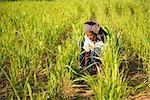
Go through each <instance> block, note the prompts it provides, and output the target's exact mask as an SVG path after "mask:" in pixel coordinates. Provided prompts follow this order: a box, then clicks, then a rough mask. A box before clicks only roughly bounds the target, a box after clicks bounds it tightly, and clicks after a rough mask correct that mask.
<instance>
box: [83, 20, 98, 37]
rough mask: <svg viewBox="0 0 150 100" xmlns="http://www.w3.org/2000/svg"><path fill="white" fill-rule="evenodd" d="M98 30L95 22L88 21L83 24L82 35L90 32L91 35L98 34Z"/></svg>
mask: <svg viewBox="0 0 150 100" xmlns="http://www.w3.org/2000/svg"><path fill="white" fill-rule="evenodd" d="M99 30H100V27H99V25H98V23H96V22H92V21H89V22H85V23H84V33H86V32H91V33H93V34H98V33H99Z"/></svg>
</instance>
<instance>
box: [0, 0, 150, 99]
mask: <svg viewBox="0 0 150 100" xmlns="http://www.w3.org/2000/svg"><path fill="white" fill-rule="evenodd" d="M148 3H149V2H148V0H138V1H137V0H121V1H120V0H92V1H91V0H71V1H69V0H54V1H17V2H0V83H1V84H0V85H5V86H6V87H4V88H1V86H0V90H4V92H0V94H1V93H2V94H3V95H4V96H6V97H8V98H17V99H21V98H24V99H27V98H28V97H29V98H30V99H42V100H43V99H48V98H50V99H52V100H54V99H61V98H62V99H64V98H67V96H68V95H67V94H65V91H64V90H65V87H66V86H64V84H65V85H68V87H69V86H70V85H71V81H72V80H71V78H72V77H75V76H74V74H73V73H72V69H75V70H77V69H79V68H80V66H79V61H78V57H79V54H80V50H79V45H78V44H79V41H80V40H81V37H82V36H83V24H84V22H85V21H89V20H95V21H97V22H98V23H99V24H100V26H102V27H103V28H104V27H105V26H106V27H107V28H108V30H109V32H110V34H111V37H110V38H109V41H108V42H109V43H108V47H107V48H106V50H105V52H104V55H103V56H102V57H101V59H102V63H103V66H104V68H103V70H102V72H101V73H99V74H98V78H97V81H95V79H94V78H92V77H91V76H89V75H87V76H84V78H85V79H86V80H87V81H88V84H89V85H90V86H91V88H92V89H93V91H94V95H95V97H96V99H97V100H109V99H110V100H114V99H117V100H120V99H125V98H126V97H127V96H128V92H127V90H129V88H128V87H127V84H128V82H127V81H125V79H124V78H123V74H122V73H119V66H120V65H121V63H122V61H126V62H128V61H129V60H131V59H130V58H132V57H135V56H136V55H138V57H137V59H142V65H143V69H142V70H146V71H147V75H148V74H149V73H150V68H149V66H150V56H149V53H150V45H149V44H150V40H149V38H150V33H149V28H150V20H149V16H150V11H149V9H150V7H149V4H148ZM128 66H129V65H128V63H127V64H126V65H124V67H128ZM77 73H78V72H77ZM67 82H68V83H67ZM148 82H149V81H147V82H146V84H149V83H148ZM5 89H7V90H9V91H7V92H6V90H5ZM131 90H132V89H131ZM0 97H1V95H0Z"/></svg>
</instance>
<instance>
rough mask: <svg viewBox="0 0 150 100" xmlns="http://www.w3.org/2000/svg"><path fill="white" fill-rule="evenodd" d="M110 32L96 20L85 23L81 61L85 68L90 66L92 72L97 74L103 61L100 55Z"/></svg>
mask: <svg viewBox="0 0 150 100" xmlns="http://www.w3.org/2000/svg"><path fill="white" fill-rule="evenodd" d="M107 35H108V34H107V33H106V32H105V31H104V30H103V29H102V28H101V27H100V26H99V24H98V23H96V22H92V21H90V22H85V23H84V38H83V40H82V43H81V47H80V49H81V55H80V63H81V67H82V68H83V69H85V68H87V67H89V68H88V70H89V71H90V73H93V74H96V70H97V67H98V66H100V64H101V61H100V59H99V55H100V53H101V52H102V50H103V46H104V44H105V43H106V42H105V41H106V39H107V38H106V36H107Z"/></svg>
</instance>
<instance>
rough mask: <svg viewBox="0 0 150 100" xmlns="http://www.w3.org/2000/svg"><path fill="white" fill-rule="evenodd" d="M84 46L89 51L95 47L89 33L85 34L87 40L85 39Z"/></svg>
mask: <svg viewBox="0 0 150 100" xmlns="http://www.w3.org/2000/svg"><path fill="white" fill-rule="evenodd" d="M83 48H84V50H85V51H87V52H89V51H90V50H93V49H94V42H93V41H91V40H90V39H89V38H88V36H87V35H85V41H84V45H83Z"/></svg>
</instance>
